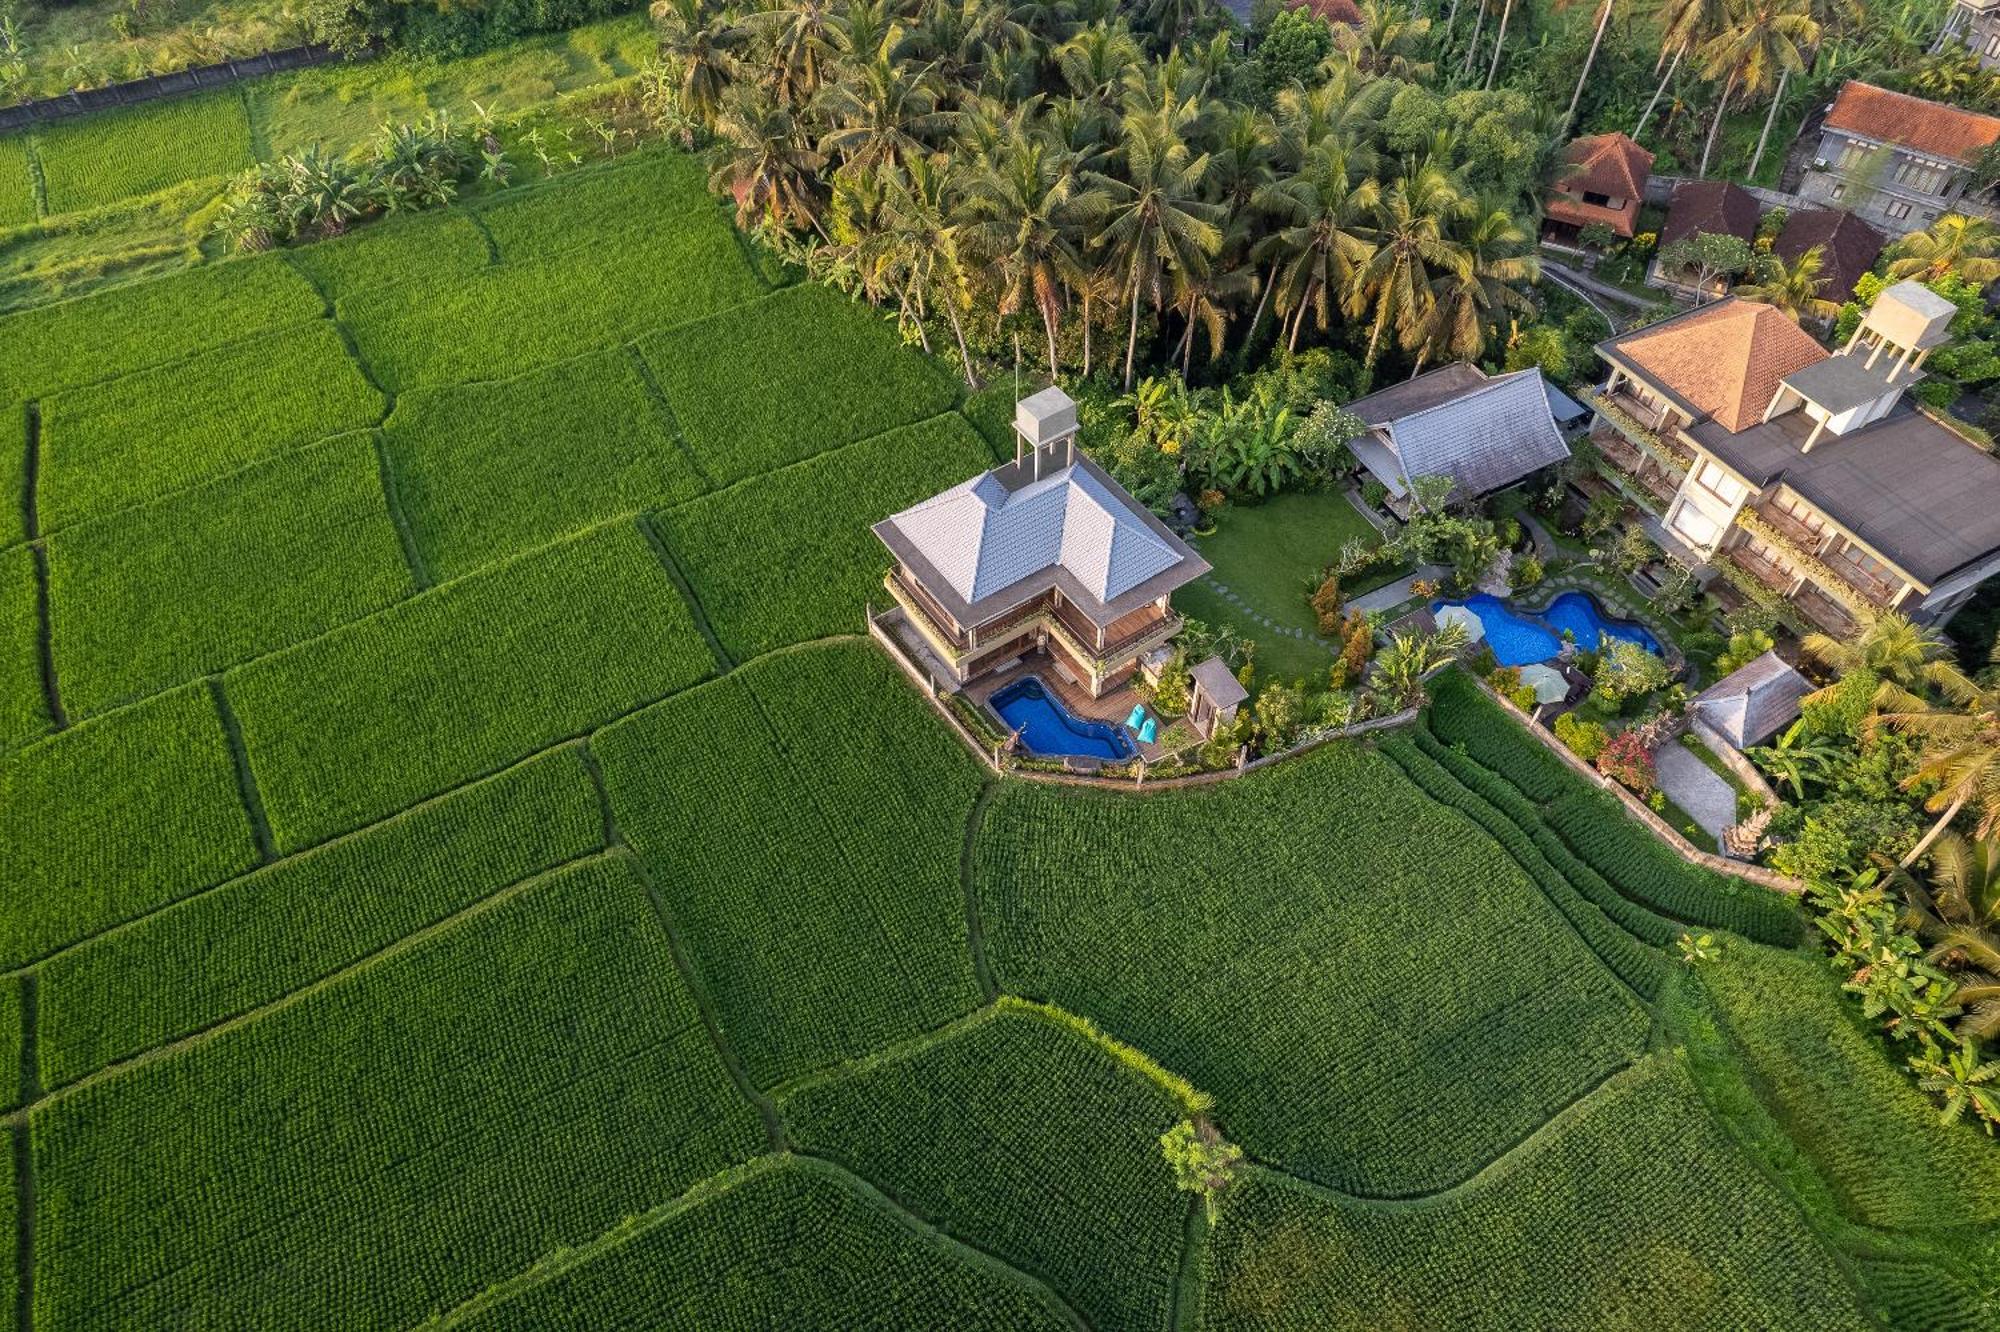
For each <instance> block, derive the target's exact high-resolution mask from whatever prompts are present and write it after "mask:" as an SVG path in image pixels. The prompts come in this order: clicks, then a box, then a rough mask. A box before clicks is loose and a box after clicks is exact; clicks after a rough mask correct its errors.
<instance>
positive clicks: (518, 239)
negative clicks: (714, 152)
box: [479, 148, 721, 262]
mask: <svg viewBox="0 0 2000 1332" xmlns="http://www.w3.org/2000/svg"><path fill="white" fill-rule="evenodd" d="M719 207H721V205H720V204H718V203H717V202H716V200H715V196H714V195H712V194H710V193H709V192H708V178H707V173H706V172H704V171H703V170H702V166H701V163H700V161H699V160H698V159H696V158H694V157H690V156H689V155H688V154H686V153H681V152H674V151H671V150H668V149H664V148H652V149H649V150H647V151H646V152H644V153H641V154H636V155H634V156H632V157H630V158H627V159H625V160H623V161H611V162H606V163H602V164H598V165H594V166H592V167H590V168H588V169H585V170H582V171H578V172H576V173H574V174H572V175H567V176H561V177H558V178H556V179H554V180H551V181H546V182H543V183H542V184H540V185H537V186H534V187H532V188H530V189H526V190H516V191H511V192H509V193H507V194H504V195H501V196H500V197H499V198H496V199H494V200H492V201H491V202H489V203H486V204H483V205H481V206H480V208H479V220H480V223H481V225H482V226H484V227H485V228H486V232H487V234H488V235H490V236H491V237H492V238H493V243H494V245H495V246H497V247H498V248H499V251H500V257H501V258H502V259H503V260H506V261H509V262H516V261H520V260H524V259H536V258H545V257H547V256H549V255H554V254H561V253H564V252H565V251H568V250H580V249H603V248H616V247H619V246H622V245H625V244H628V243H630V242H631V241H634V240H640V239H643V238H644V237H645V236H646V235H647V234H649V233H651V232H653V231H656V230H658V229H659V228H660V226H661V225H662V224H663V223H666V224H671V222H672V219H673V218H674V217H675V216H676V215H678V214H682V213H701V212H710V213H712V212H714V211H716V210H717V209H718V208H719Z"/></svg>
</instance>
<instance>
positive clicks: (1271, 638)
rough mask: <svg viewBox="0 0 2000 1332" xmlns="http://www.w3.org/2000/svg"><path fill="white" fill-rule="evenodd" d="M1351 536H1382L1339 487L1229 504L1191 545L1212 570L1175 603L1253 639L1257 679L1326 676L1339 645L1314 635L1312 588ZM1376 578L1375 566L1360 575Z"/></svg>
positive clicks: (1316, 630) (1370, 539) (1372, 539)
mask: <svg viewBox="0 0 2000 1332" xmlns="http://www.w3.org/2000/svg"><path fill="white" fill-rule="evenodd" d="M1356 537H1359V538H1361V539H1362V540H1364V541H1367V542H1368V543H1369V544H1371V545H1373V544H1376V543H1379V542H1380V540H1381V534H1380V533H1378V532H1377V531H1376V530H1375V528H1374V527H1373V526H1372V525H1371V524H1370V523H1369V521H1368V520H1367V519H1366V518H1364V517H1362V516H1361V513H1360V511H1358V510H1357V509H1356V508H1355V507H1354V505H1353V504H1352V503H1351V502H1350V501H1349V500H1348V498H1347V496H1346V495H1344V494H1342V493H1340V492H1339V491H1332V490H1327V491H1310V492H1308V491H1295V492H1292V493H1289V494H1284V495H1279V496H1278V497H1277V498H1275V499H1272V500H1268V501H1266V502H1265V503H1263V504H1255V505H1230V506H1229V507H1227V508H1225V509H1223V510H1221V511H1220V512H1219V513H1217V514H1216V516H1215V531H1214V532H1213V533H1211V534H1210V535H1208V536H1205V537H1197V538H1196V539H1195V542H1194V546H1195V549H1196V550H1198V551H1200V552H1201V556H1202V558H1203V559H1205V560H1207V561H1208V562H1209V563H1210V564H1212V565H1214V566H1215V568H1214V571H1213V572H1211V573H1210V574H1209V575H1208V576H1207V577H1205V578H1203V579H1202V580H1201V581H1200V582H1198V583H1195V584H1194V585H1192V586H1190V587H1188V588H1185V589H1183V590H1182V591H1181V592H1179V593H1177V594H1175V597H1174V603H1175V605H1176V606H1177V607H1178V608H1179V609H1180V610H1181V611H1182V613H1184V614H1187V615H1192V616H1193V617H1195V618H1196V619H1198V620H1201V621H1203V622H1204V623H1208V624H1226V625H1228V626H1229V627H1230V628H1232V629H1234V630H1236V631H1237V632H1238V633H1240V634H1242V635H1243V636H1244V637H1246V638H1250V639H1253V640H1255V641H1256V644H1257V656H1256V662H1257V675H1258V676H1259V677H1260V678H1262V679H1265V680H1286V681H1289V680H1296V679H1302V678H1312V677H1317V676H1321V675H1324V674H1325V672H1326V671H1327V669H1328V668H1329V667H1331V666H1332V665H1333V662H1334V659H1335V657H1337V656H1338V655H1339V652H1340V645H1339V643H1338V642H1337V641H1334V640H1328V639H1324V638H1321V637H1320V635H1319V622H1318V620H1317V619H1316V618H1315V617H1314V615H1313V610H1312V606H1311V604H1310V598H1311V595H1312V585H1316V583H1317V578H1318V574H1319V571H1320V570H1321V569H1322V568H1324V567H1325V566H1326V565H1328V564H1331V563H1332V562H1333V561H1334V559H1335V557H1337V556H1338V555H1339V554H1340V548H1341V546H1342V545H1343V544H1345V543H1346V542H1348V541H1350V540H1352V539H1354V538H1356ZM1376 577H1379V574H1378V573H1376V572H1375V571H1370V572H1369V573H1368V574H1364V575H1362V578H1363V579H1364V580H1373V579H1374V578H1376Z"/></svg>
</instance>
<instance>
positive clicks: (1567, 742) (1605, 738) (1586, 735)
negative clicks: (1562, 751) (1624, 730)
mask: <svg viewBox="0 0 2000 1332" xmlns="http://www.w3.org/2000/svg"><path fill="white" fill-rule="evenodd" d="M1555 732H1556V739H1558V740H1560V741H1562V742H1563V745H1564V746H1565V747H1566V748H1567V749H1568V750H1569V751H1570V752H1571V753H1572V754H1575V755H1576V756H1577V757H1578V758H1580V759H1582V760H1583V761H1584V762H1585V763H1595V762H1597V756H1598V755H1599V754H1602V753H1603V752H1604V747H1605V745H1607V744H1608V743H1610V740H1611V736H1610V734H1609V733H1608V732H1606V731H1605V729H1604V723H1602V722H1594V721H1580V720H1578V719H1577V716H1576V714H1575V713H1573V712H1565V713H1563V714H1562V715H1561V716H1560V717H1557V718H1556V726H1555Z"/></svg>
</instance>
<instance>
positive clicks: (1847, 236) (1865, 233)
mask: <svg viewBox="0 0 2000 1332" xmlns="http://www.w3.org/2000/svg"><path fill="white" fill-rule="evenodd" d="M1884 244H1886V242H1885V241H1884V240H1883V237H1882V233H1881V232H1879V231H1877V230H1876V229H1875V228H1873V227H1871V226H1869V225H1868V224H1867V223H1866V222H1863V221H1862V220H1861V219H1860V218H1858V217H1856V216H1855V215H1854V214H1852V213H1850V212H1848V211H1846V210H1845V209H1842V208H1796V209H1793V210H1792V212H1791V213H1790V214H1789V215H1788V216H1787V217H1786V218H1785V227H1784V230H1782V231H1780V232H1779V233H1778V238H1777V240H1775V241H1774V242H1772V245H1771V252H1772V253H1773V254H1775V255H1777V256H1778V257H1779V258H1781V259H1783V260H1784V261H1785V262H1786V263H1788V264H1791V263H1796V262H1798V259H1799V256H1800V255H1802V254H1805V253H1806V252H1807V251H1809V250H1812V249H1815V248H1817V249H1818V250H1819V252H1820V260H1819V275H1820V277H1821V278H1822V279H1823V280H1824V281H1825V283H1826V285H1825V286H1823V287H1821V288H1820V290H1819V294H1820V296H1821V297H1822V298H1823V299H1825V300H1829V301H1846V300H1852V299H1853V298H1854V284H1855V283H1856V282H1858V281H1860V280H1861V275H1862V274H1864V273H1866V272H1867V271H1868V270H1869V269H1871V268H1873V267H1874V266H1875V260H1876V259H1877V258H1878V257H1879V256H1880V255H1881V253H1882V247H1883V245H1884Z"/></svg>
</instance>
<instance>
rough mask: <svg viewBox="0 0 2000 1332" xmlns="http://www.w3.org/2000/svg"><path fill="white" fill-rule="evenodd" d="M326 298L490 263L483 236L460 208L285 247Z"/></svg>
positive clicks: (335, 298) (338, 298) (406, 216)
mask: <svg viewBox="0 0 2000 1332" xmlns="http://www.w3.org/2000/svg"><path fill="white" fill-rule="evenodd" d="M285 259H286V261H287V262H289V263H290V264H291V265H292V266H293V267H295V268H297V269H298V270H299V272H301V273H303V274H305V276H306V277H307V278H308V279H309V280H310V281H311V282H312V284H313V285H314V286H315V287H317V288H318V289H319V290H320V291H321V292H322V293H323V294H324V295H325V296H326V299H327V300H328V301H343V300H346V299H347V298H348V297H350V296H353V295H355V294H356V293H357V292H362V291H367V290H369V289H370V288H373V287H387V286H395V285H397V284H401V283H419V282H429V281H435V280H437V279H438V278H440V277H441V276H443V275H447V274H461V275H462V274H467V273H473V272H477V271H478V270H479V269H482V268H485V267H486V266H487V265H488V264H490V263H491V262H492V255H491V254H490V253H489V252H488V249H487V244H486V237H485V236H484V235H483V234H482V233H481V232H480V230H479V226H478V224H477V223H475V222H474V221H473V220H472V218H471V217H469V216H468V215H467V214H466V212H465V211H464V210H463V209H462V208H449V209H443V210H440V211H436V212H425V213H405V214H403V215H402V216H400V217H389V218H383V219H382V220H380V221H377V222H371V223H369V224H368V225H367V226H364V227H361V228H358V229H357V230H354V231H351V232H349V233H348V234H347V235H345V236H341V237H338V238H337V239H334V240H323V241H314V242H312V243H311V244H309V245H300V246H297V247H295V248H292V249H289V250H286V251H285Z"/></svg>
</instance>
